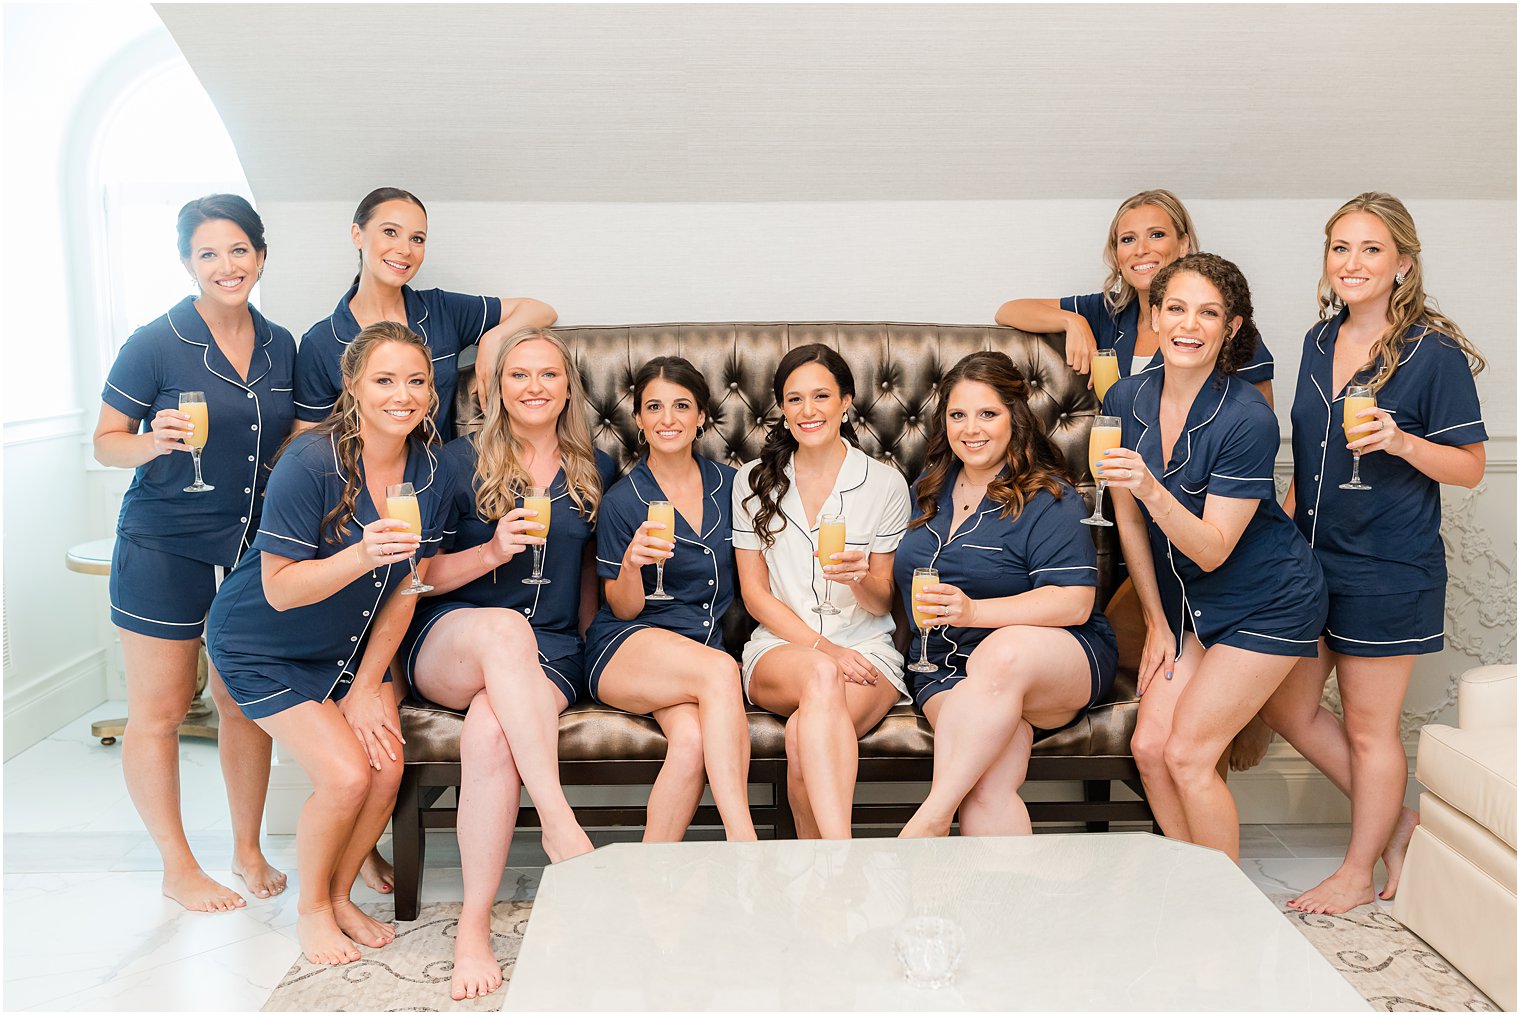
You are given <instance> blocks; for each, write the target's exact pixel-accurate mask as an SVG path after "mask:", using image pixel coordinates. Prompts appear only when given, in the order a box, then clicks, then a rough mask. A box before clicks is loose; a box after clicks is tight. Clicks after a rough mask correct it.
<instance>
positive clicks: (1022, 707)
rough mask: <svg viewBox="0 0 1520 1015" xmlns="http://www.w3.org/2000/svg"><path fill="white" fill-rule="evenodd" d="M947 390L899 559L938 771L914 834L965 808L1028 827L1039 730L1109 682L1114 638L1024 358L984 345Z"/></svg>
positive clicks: (976, 825)
mask: <svg viewBox="0 0 1520 1015" xmlns="http://www.w3.org/2000/svg"><path fill="white" fill-rule="evenodd" d="M939 392H940V394H939V402H938V405H937V406H936V408H935V411H934V416H933V419H932V420H931V422H930V427H931V429H930V433H929V447H928V452H927V454H926V461H928V462H929V463H930V464H929V467H928V468H927V469H926V470H925V471H924V474H923V475H922V476H920V477H919V478H918V482H917V483H915V484H914V488H913V499H914V502H915V503H916V505H917V507H918V514H917V517H915V518H914V519H913V521H911V522H910V523H909V527H908V534H907V536H906V537H904V539H903V541H902V545H901V547H899V548H898V552H897V559H896V563H895V567H894V570H895V572H896V577H897V584H898V587H899V588H901V589H902V596H903V604H904V607H905V610H906V612H907V613H908V615H909V616H913V617H916V618H917V619H918V625H919V627H920V628H921V633H920V638H922V642H920V643H919V645H918V646H917V647H918V648H919V652H918V653H914V652H912V651H911V649H910V651H909V655H910V657H913V661H912V662H910V664H909V666H908V669H909V671H910V673H912V679H913V689H914V699H915V701H916V702H917V704H918V707H919V708H920V709H922V710H923V713H924V717H925V718H927V719H928V720H929V724H930V725H931V726H933V727H934V783H933V785H932V786H931V787H930V789H929V795H928V797H927V798H925V800H924V802H923V804H922V805H920V806H919V808H918V811H917V812H916V813H915V814H914V815H913V818H912V819H911V820H910V821H909V822H908V824H907V825H906V826H904V828H903V830H902V834H903V836H905V837H911V836H927V835H947V834H949V832H950V822H951V821H952V820H953V819H954V818H955V814H956V811H957V809H959V811H960V824H961V831H962V833H964V834H966V835H1023V834H1028V833H1029V831H1030V825H1029V812H1028V811H1027V810H1026V809H1025V807H1024V802H1023V801H1022V800H1021V799H1020V798H1019V793H1018V791H1019V787H1020V786H1022V785H1023V783H1024V776H1025V774H1026V772H1027V771H1028V768H1029V753H1030V750H1031V748H1032V747H1033V745H1034V741H1035V739H1036V737H1038V736H1039V735H1040V734H1042V733H1044V732H1046V731H1052V730H1056V729H1059V728H1062V727H1064V726H1067V725H1069V724H1071V723H1073V722H1075V721H1076V720H1077V719H1078V718H1079V717H1080V716H1081V715H1082V713H1083V712H1085V711H1086V710H1087V709H1089V708H1091V707H1092V706H1093V705H1094V704H1096V703H1097V701H1098V699H1099V698H1101V697H1102V696H1103V695H1104V694H1105V693H1107V691H1108V689H1109V687H1110V686H1112V684H1113V680H1114V668H1115V666H1116V664H1117V662H1118V648H1117V646H1116V644H1115V641H1114V632H1113V628H1111V627H1110V626H1109V623H1108V619H1107V618H1106V617H1104V616H1103V614H1102V613H1101V612H1099V610H1098V608H1097V606H1096V602H1095V601H1096V598H1097V584H1098V568H1097V554H1096V551H1095V550H1094V549H1093V541H1092V537H1091V536H1090V535H1089V534H1088V531H1087V529H1086V528H1085V527H1084V526H1083V525H1082V518H1083V516H1084V515H1085V514H1086V513H1087V511H1086V505H1085V504H1084V503H1083V501H1082V498H1081V496H1080V495H1079V494H1078V493H1077V491H1076V489H1075V487H1073V486H1072V485H1071V481H1070V479H1069V478H1068V476H1067V474H1066V467H1065V462H1064V459H1063V458H1062V457H1061V453H1060V452H1059V451H1058V450H1056V447H1055V445H1053V444H1052V443H1051V442H1050V438H1048V437H1047V436H1046V435H1045V431H1044V429H1043V428H1042V427H1041V426H1040V423H1039V420H1037V419H1036V418H1035V416H1034V413H1033V412H1031V411H1030V409H1029V401H1028V396H1027V393H1026V386H1025V383H1024V378H1023V377H1022V376H1020V374H1019V372H1018V370H1017V369H1016V368H1015V367H1014V365H1013V361H1012V360H1010V359H1009V358H1008V356H1007V355H1005V354H1003V353H1000V352H978V353H972V354H971V355H970V356H967V357H966V358H965V359H963V360H961V361H960V362H959V363H957V364H956V365H955V366H954V367H952V368H951V370H950V372H949V373H948V374H946V375H945V377H944V379H943V380H942V381H941V382H940V385H939ZM925 569H932V570H933V571H934V574H926V573H924V572H925ZM915 578H917V580H915Z"/></svg>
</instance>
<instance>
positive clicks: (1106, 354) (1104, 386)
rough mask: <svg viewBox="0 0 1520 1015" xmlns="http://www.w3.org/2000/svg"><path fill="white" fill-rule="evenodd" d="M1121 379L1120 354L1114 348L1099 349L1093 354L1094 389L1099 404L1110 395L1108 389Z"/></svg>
mask: <svg viewBox="0 0 1520 1015" xmlns="http://www.w3.org/2000/svg"><path fill="white" fill-rule="evenodd" d="M1118 380H1119V354H1118V353H1117V352H1115V351H1114V350H1113V349H1099V350H1098V351H1097V353H1096V354H1095V355H1094V356H1093V361H1092V382H1093V391H1095V392H1097V395H1098V404H1099V405H1102V404H1103V399H1105V398H1107V397H1108V389H1109V388H1111V387H1113V386H1114V383H1115V382H1116V381H1118Z"/></svg>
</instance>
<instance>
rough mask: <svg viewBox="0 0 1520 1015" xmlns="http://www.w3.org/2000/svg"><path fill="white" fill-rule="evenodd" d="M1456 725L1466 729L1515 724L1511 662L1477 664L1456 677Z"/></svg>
mask: <svg viewBox="0 0 1520 1015" xmlns="http://www.w3.org/2000/svg"><path fill="white" fill-rule="evenodd" d="M1457 725H1459V726H1461V727H1462V728H1463V729H1465V730H1470V729H1481V728H1484V727H1491V726H1509V727H1511V728H1513V727H1514V725H1515V664H1514V663H1501V664H1500V665H1498V666H1478V667H1476V668H1474V669H1471V670H1468V671H1467V672H1466V673H1464V674H1462V676H1461V677H1459V678H1458V680H1457Z"/></svg>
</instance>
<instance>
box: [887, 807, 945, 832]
mask: <svg viewBox="0 0 1520 1015" xmlns="http://www.w3.org/2000/svg"><path fill="white" fill-rule="evenodd" d="M950 822H951V818H945V819H943V820H940V819H938V818H934V817H931V816H929V815H927V814H925V813H924V812H923V810H922V809H920V810H919V811H918V813H916V814H914V815H913V817H911V818H910V819H908V823H907V824H906V825H903V830H902V831H901V832H898V833H897V837H898V838H899V839H934V838H939V837H941V836H946V835H949V834H950Z"/></svg>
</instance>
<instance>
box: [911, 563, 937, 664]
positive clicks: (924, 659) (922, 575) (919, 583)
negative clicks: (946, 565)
mask: <svg viewBox="0 0 1520 1015" xmlns="http://www.w3.org/2000/svg"><path fill="white" fill-rule="evenodd" d="M938 584H939V572H938V571H936V570H934V568H932V567H916V568H914V569H913V588H912V592H911V594H910V599H911V602H912V604H913V621H914V623H916V624H917V625H918V632H919V651H918V661H917V662H911V663H909V664H908V669H910V670H912V671H913V672H914V673H933V672H934V671H935V670H937V669H939V667H938V666H935V665H934V664H933V663H931V662H930V661H929V629H928V628H927V627H925V626H924V625H925V624H926V623H927V622H928V621H929V620H931V619H932V615H931V614H930V613H928V612H927V610H926V608H925V607H924V606H922V605H921V604H920V603H919V601H918V594H919V593H920V592H922V591H923V590H924V587H925V586H927V585H938Z"/></svg>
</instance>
